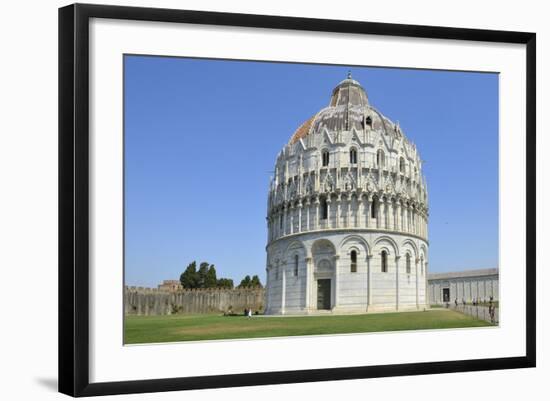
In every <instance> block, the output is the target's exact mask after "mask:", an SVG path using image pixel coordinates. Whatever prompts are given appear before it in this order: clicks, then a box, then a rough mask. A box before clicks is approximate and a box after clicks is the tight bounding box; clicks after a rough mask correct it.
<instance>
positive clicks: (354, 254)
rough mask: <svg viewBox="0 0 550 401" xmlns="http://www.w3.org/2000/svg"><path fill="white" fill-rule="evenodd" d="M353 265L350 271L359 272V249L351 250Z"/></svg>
mask: <svg viewBox="0 0 550 401" xmlns="http://www.w3.org/2000/svg"><path fill="white" fill-rule="evenodd" d="M350 259H351V265H350V271H351V272H352V273H357V251H355V250H354V251H351V253H350Z"/></svg>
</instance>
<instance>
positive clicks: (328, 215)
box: [327, 194, 331, 228]
mask: <svg viewBox="0 0 550 401" xmlns="http://www.w3.org/2000/svg"><path fill="white" fill-rule="evenodd" d="M330 203H331V199H330V194H329V195H327V228H330Z"/></svg>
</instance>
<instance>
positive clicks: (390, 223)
mask: <svg viewBox="0 0 550 401" xmlns="http://www.w3.org/2000/svg"><path fill="white" fill-rule="evenodd" d="M387 221H388V226H387V227H386V228H387V229H388V230H393V202H392V200H391V199H390V201H389V202H388V218H387Z"/></svg>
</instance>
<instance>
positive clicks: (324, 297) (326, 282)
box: [317, 279, 330, 309]
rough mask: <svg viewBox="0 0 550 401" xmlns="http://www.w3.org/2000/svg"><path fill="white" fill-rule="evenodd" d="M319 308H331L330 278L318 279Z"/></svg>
mask: <svg viewBox="0 0 550 401" xmlns="http://www.w3.org/2000/svg"><path fill="white" fill-rule="evenodd" d="M317 309H330V279H322V280H317Z"/></svg>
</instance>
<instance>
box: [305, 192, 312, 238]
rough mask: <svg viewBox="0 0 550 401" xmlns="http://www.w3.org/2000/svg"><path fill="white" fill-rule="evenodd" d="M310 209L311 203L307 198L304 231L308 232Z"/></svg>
mask: <svg viewBox="0 0 550 401" xmlns="http://www.w3.org/2000/svg"><path fill="white" fill-rule="evenodd" d="M310 209H311V202H310V201H309V196H308V198H307V199H306V231H310V230H311V227H310V226H309V213H310Z"/></svg>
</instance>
